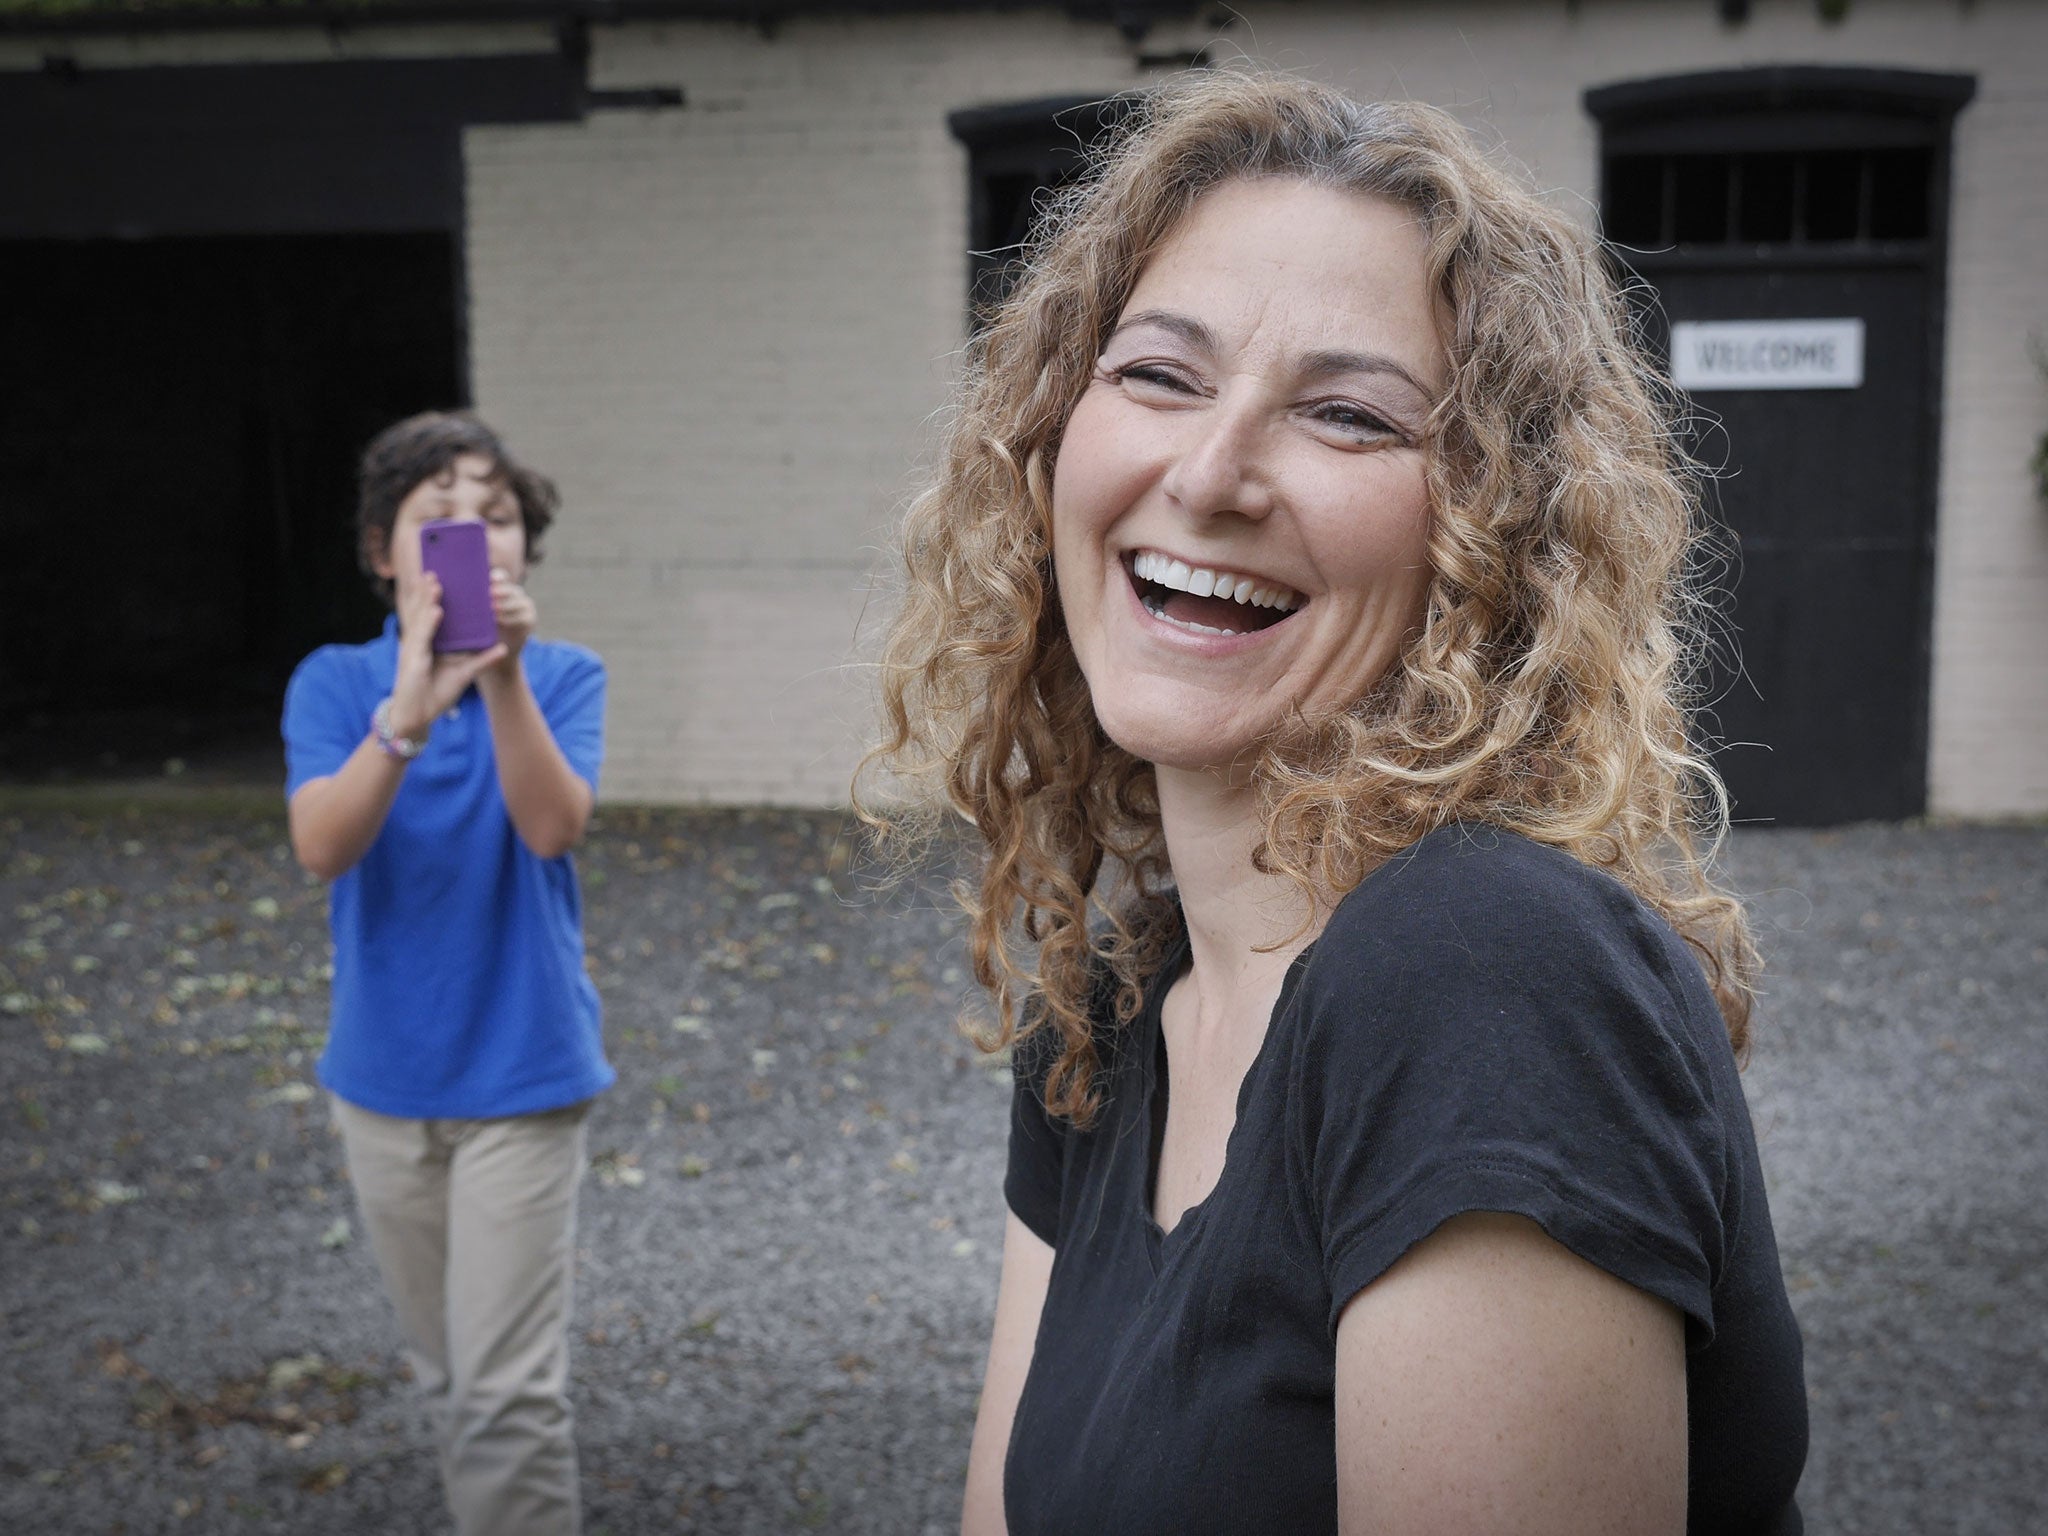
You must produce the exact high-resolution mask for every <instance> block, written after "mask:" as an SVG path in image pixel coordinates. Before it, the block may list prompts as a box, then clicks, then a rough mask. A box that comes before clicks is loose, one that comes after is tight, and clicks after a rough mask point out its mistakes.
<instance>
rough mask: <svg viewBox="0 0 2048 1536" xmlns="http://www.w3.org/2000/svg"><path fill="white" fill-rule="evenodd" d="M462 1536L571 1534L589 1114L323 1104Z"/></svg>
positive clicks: (575, 1524) (575, 1522) (575, 1523)
mask: <svg viewBox="0 0 2048 1536" xmlns="http://www.w3.org/2000/svg"><path fill="white" fill-rule="evenodd" d="M330 1102H331V1103H332V1104H333V1109H334V1118H335V1122H336V1123H337V1124H338V1125H339V1126H340V1127H341V1134H342V1140H343V1143H344V1144H345V1146H346V1147H347V1151H348V1171H349V1179H350V1182H351V1183H353V1184H354V1186H355V1192H356V1202H357V1205H358V1207H359V1208H360V1210H361V1212H362V1218H363V1225H364V1227H365V1228H366V1229H367V1230H368V1232H369V1238H370V1247H371V1248H372V1250H374V1252H375V1253H376V1255H377V1267H378V1268H379V1269H380V1270H381V1271H382V1272H383V1275H384V1288H385V1290H386V1292H387V1293H388V1294H389V1295H390V1297H391V1301H392V1305H393V1306H394V1307H395V1308H396V1309H397V1311H398V1322H399V1327H400V1328H401V1329H402V1330H403V1332H404V1335H405V1342H406V1345H407V1352H408V1354H409V1356H410V1358H411V1360H412V1365H413V1371H414V1374H415V1375H416V1376H417V1378H418V1380H419V1383H420V1385H421V1386H422V1387H423V1388H424V1389H425V1390H426V1393H427V1397H428V1399H429V1402H430V1403H431V1405H432V1409H433V1414H434V1420H435V1429H436V1438H437V1440H438V1442H439V1449H440V1456H441V1484H442V1487H443V1488H444V1489H445V1490H446V1491H447V1495H448V1507H449V1509H450V1510H451V1511H452V1512H453V1513H454V1516H455V1527H456V1530H457V1531H458V1532H460V1533H461V1536H576V1532H577V1531H578V1529H579V1524H580V1519H579V1513H578V1503H577V1489H576V1446H575V1442H574V1440H573V1439H572V1437H571V1422H570V1415H569V1399H568V1390H567V1389H568V1383H569V1337H568V1327H569V1304H570V1275H571V1270H572V1268H573V1265H574V1259H575V1230H576V1184H577V1181H578V1178H579V1177H580V1175H581V1174H582V1171H583V1161H584V1150H583V1147H584V1144H583V1118H584V1113H585V1110H586V1109H587V1108H588V1106H587V1105H583V1104H578V1105H574V1106H572V1107H571V1108H568V1109H560V1110H552V1111H550V1112H548V1113H546V1114H538V1115H518V1116H513V1117H511V1118H508V1119H503V1120H395V1119H392V1118H391V1117H390V1116H388V1115H379V1114H373V1113H372V1112H371V1111H369V1110H366V1109H361V1108H358V1107H357V1106H356V1105H353V1104H349V1103H345V1102H343V1101H342V1100H340V1099H336V1098H333V1097H332V1096H331V1095H330Z"/></svg>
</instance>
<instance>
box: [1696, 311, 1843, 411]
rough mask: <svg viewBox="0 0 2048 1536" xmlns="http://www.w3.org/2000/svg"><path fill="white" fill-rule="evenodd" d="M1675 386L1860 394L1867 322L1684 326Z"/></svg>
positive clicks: (1725, 322)
mask: <svg viewBox="0 0 2048 1536" xmlns="http://www.w3.org/2000/svg"><path fill="white" fill-rule="evenodd" d="M1671 382H1672V383H1674V384H1676V385H1677V386H1678V387H1679V388H1680V389H1685V390H1691V391H1693V392H1695V393H1697V392H1699V391H1701V390H1710V389H1858V388H1861V387H1862V384H1863V322H1862V321H1861V320H1679V321H1674V322H1673V324H1672V326H1671Z"/></svg>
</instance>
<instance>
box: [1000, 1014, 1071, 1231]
mask: <svg viewBox="0 0 2048 1536" xmlns="http://www.w3.org/2000/svg"><path fill="white" fill-rule="evenodd" d="M1056 1038H1057V1037H1056V1036H1055V1034H1054V1032H1053V1031H1052V1030H1050V1029H1043V1030H1039V1031H1038V1032H1036V1033H1034V1034H1032V1035H1030V1036H1027V1037H1026V1038H1025V1039H1023V1040H1021V1041H1019V1042H1018V1044H1017V1046H1016V1048H1015V1050H1014V1051H1013V1052H1012V1054H1011V1063H1010V1066H1011V1072H1012V1075H1013V1077H1014V1079H1015V1081H1014V1084H1013V1086H1012V1088H1011V1093H1010V1162H1009V1168H1008V1170H1007V1171H1006V1172H1005V1173H1004V1175H1003V1198H1004V1199H1005V1200H1006V1201H1007V1202H1008V1203H1009V1207H1010V1209H1011V1210H1012V1211H1014V1212H1015V1213H1016V1216H1017V1219H1018V1220H1019V1221H1021V1222H1023V1223H1024V1225H1025V1226H1027V1227H1029V1228H1030V1229H1031V1230H1032V1231H1033V1232H1034V1233H1036V1234H1037V1235H1038V1236H1039V1237H1041V1238H1043V1239H1044V1240H1045V1242H1046V1243H1047V1244H1048V1245H1050V1246H1052V1247H1057V1246H1059V1228H1060V1190H1061V1186H1062V1182H1063V1179H1064V1175H1065V1169H1066V1141H1067V1136H1068V1135H1069V1134H1070V1132H1071V1127H1070V1126H1069V1125H1068V1123H1067V1122H1066V1121H1064V1120H1060V1119H1056V1118H1054V1117H1053V1116H1052V1115H1051V1114H1049V1113H1047V1111H1046V1107H1045V1078H1046V1073H1047V1072H1048V1071H1049V1070H1050V1069H1051V1066H1052V1052H1053V1049H1054V1045H1053V1042H1054V1040H1055V1039H1056Z"/></svg>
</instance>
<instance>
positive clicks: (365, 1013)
mask: <svg viewBox="0 0 2048 1536" xmlns="http://www.w3.org/2000/svg"><path fill="white" fill-rule="evenodd" d="M556 505H557V497H556V494H555V488H554V486H553V485H552V484H551V483H550V482H549V481H547V480H546V479H545V478H544V477H542V476H540V475H538V474H536V473H534V472H533V471H532V470H530V469H527V468H526V467H525V466H523V465H521V464H520V463H519V462H518V461H517V460H516V459H514V458H513V457H512V456H511V454H510V453H509V452H507V451H506V448H505V446H504V444H503V443H502V442H500V441H499V439H498V437H497V435H496V434H495V433H494V432H492V431H491V430H490V429H489V428H488V427H486V426H485V425H484V424H483V423H482V422H480V421H477V420H476V419H475V418H473V417H471V416H468V415H464V414H458V413H442V412H430V413H428V414H425V415H420V416H414V417H412V418H410V419H408V420H406V421H402V422H400V423H398V425H396V426H394V427H391V428H390V429H388V430H387V431H385V432H383V433H382V434H380V435H379V436H378V437H377V438H376V439H375V440H374V441H373V442H371V444H370V445H369V447H368V448H367V449H365V450H364V453H363V461H362V475H361V491H360V497H359V501H358V506H357V511H356V517H357V532H358V537H359V549H360V553H361V558H362V562H363V566H364V569H365V571H366V572H367V573H368V574H369V575H370V576H371V578H372V580H373V584H374V585H375V586H376V588H377V590H378V592H379V594H380V595H382V596H383V597H384V599H385V600H386V601H387V602H388V603H390V604H391V605H392V608H393V614H392V616H391V617H390V618H388V619H387V620H386V621H385V624H384V632H383V634H382V635H381V636H379V637H378V638H377V639H375V640H372V641H370V642H369V643H368V644H367V645H354V646H348V645H329V646H323V647H322V648H321V649H319V650H317V651H315V652H314V653H313V654H312V655H311V656H308V657H307V658H306V659H305V660H304V661H303V662H301V663H300V664H299V668H298V671H297V672H296V673H294V674H293V676H292V680H291V684H290V686H289V688H288V689H287V690H286V693H285V707H284V737H285V748H286V752H285V756H286V766H287V775H288V779H287V786H286V794H287V795H288V797H289V806H290V820H291V838H292V849H293V851H294V853H296V854H297V856H298V859H299V862H300V863H301V864H303V865H304V866H305V867H306V868H307V869H308V870H310V871H312V872H313V873H314V874H316V875H318V876H319V877H320V878H322V879H323V880H331V881H333V882H334V886H333V893H332V900H331V923H332V927H333V934H334V998H333V1018H332V1024H331V1030H330V1033H329V1036H328V1044H327V1050H326V1053H325V1054H324V1055H323V1056H322V1058H321V1060H320V1067H319V1074H320V1081H321V1083H322V1084H323V1085H324V1086H325V1087H326V1088H327V1089H328V1091H329V1094H330V1096H331V1101H332V1105H333V1111H334V1117H335V1120H336V1123H337V1124H338V1125H339V1126H340V1129H341V1133H342V1139H343V1143H344V1146H345V1148H346V1151H347V1158H348V1168H349V1178H350V1182H351V1183H352V1184H353V1185H354V1186H355V1192H356V1199H357V1202H358V1204H359V1206H360V1208H361V1212H362V1218H363V1224H364V1226H365V1228H366V1229H367V1231H368V1234H369V1238H370V1245H371V1248H372V1249H373V1251H374V1252H375V1254H376V1257H377V1264H378V1268H379V1269H380V1271H381V1272H382V1274H383V1278H384V1284H385V1288H386V1290H387V1291H388V1293H389V1294H390V1297H391V1300H392V1303H393V1305H394V1307H395V1308H396V1310H397V1312H398V1318H399V1324H400V1327H401V1329H402V1330H403V1332H404V1335H405V1340H406V1343H407V1346H408V1353H409V1355H410V1357H411V1359H412V1363H413V1369H414V1371H415V1373H416V1375H417V1377H418V1380H419V1381H420V1383H421V1384H422V1386H423V1387H424V1388H425V1390H426V1392H427V1393H428V1396H429V1398H430V1400H431V1401H432V1404H433V1409H434V1416H435V1420H436V1430H437V1438H438V1441H439V1449H440V1462H441V1478H442V1485H443V1487H444V1489H445V1491H446V1493H447V1497H448V1503H449V1507H450V1508H451V1510H452V1511H453V1513H454V1515H455V1521H456V1527H457V1530H458V1531H459V1532H461V1533H462V1536H541V1533H547V1536H573V1533H574V1532H576V1531H577V1529H578V1502H577V1483H576V1450H575V1444H574V1441H573V1439H572V1436H571V1424H570V1413H569V1404H568V1397H567V1384H568V1332H567V1329H568V1319H569V1306H570V1275H571V1265H572V1261H573V1255H574V1237H573V1234H574V1229H575V1212H576V1183H577V1178H578V1176H579V1174H580V1173H581V1172H582V1168H583V1160H584V1149H583V1117H584V1112H585V1110H586V1109H587V1108H588V1106H589V1102H590V1100H591V1099H592V1098H593V1097H594V1096H595V1095H596V1094H598V1093H600V1092H602V1091H603V1090H604V1089H605V1088H607V1087H609V1086H610V1085H611V1083H612V1081H613V1078H614V1074H613V1072H612V1070H611V1068H610V1066H609V1065H608V1064H607V1063H606V1061H605V1059H604V1051H603V1046H602V1044H601V1041H600V1039H599V1028H598V1001H597V992H596V989H595V988H594V987H593V986H592V985H591V982H590V979H589V977H588V976H587V975H586V974H585V971H584V968H583V934H582V907H581V900H580V897H579V895H578V892H577V885H576V872H575V868H574V866H573V865H572V863H571V862H570V860H569V857H568V854H569V850H570V849H571V848H572V847H574V846H575V844H576V843H577V841H578V840H579V839H580V838H581V837H582V835H583V831H584V828H585V827H586V826H587V825H588V824H589V820H590V812H591V806H592V803H593V801H594V798H595V788H594V786H595V785H596V782H597V770H598V764H599V762H600V760H601V759H602V757H603V754H604V691H605V675H604V665H603V663H602V662H601V661H599V660H598V658H597V657H596V656H595V655H594V654H592V653H591V652H589V651H586V650H584V649H582V648H581V647H579V646H574V645H567V644H563V643H561V642H558V641H545V640H536V639H533V638H532V636H533V631H534V623H535V609H534V604H533V599H532V598H530V597H528V596H527V594H526V591H525V588H524V585H523V584H524V581H525V578H526V572H527V568H528V566H529V565H531V564H532V563H533V562H535V561H537V560H538V559H539V558H540V538H541V535H542V534H543V533H544V532H545V531H546V529H547V526H548V524H549V523H550V522H551V521H552V519H553V516H554V511H555V507H556ZM441 518H453V519H462V520H467V519H475V520H478V521H481V522H482V523H483V524H484V526H485V533H486V539H487V547H488V550H489V555H490V564H491V577H490V581H491V605H492V609H493V612H494V613H495V615H496V618H497V629H498V640H497V643H496V644H495V645H493V646H491V647H490V648H489V649H488V650H484V651H478V652H470V653H454V652H450V653H440V654H437V653H436V652H435V651H434V649H433V639H434V632H435V630H436V628H437V627H438V626H439V624H440V622H441V601H440V597H441V589H440V584H439V582H438V580H437V579H436V578H435V576H434V575H433V574H432V573H431V572H428V571H425V570H423V569H422V568H421V563H420V527H421V525H422V524H424V523H427V522H431V521H434V520H436V519H441Z"/></svg>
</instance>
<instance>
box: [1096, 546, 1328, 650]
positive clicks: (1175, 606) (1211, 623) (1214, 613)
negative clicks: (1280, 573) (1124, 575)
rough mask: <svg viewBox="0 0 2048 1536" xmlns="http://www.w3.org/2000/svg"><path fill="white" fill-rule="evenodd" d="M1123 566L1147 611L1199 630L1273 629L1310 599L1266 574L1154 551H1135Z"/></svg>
mask: <svg viewBox="0 0 2048 1536" xmlns="http://www.w3.org/2000/svg"><path fill="white" fill-rule="evenodd" d="M1124 567H1125V569H1126V570H1127V571H1129V573H1130V578H1131V587H1132V589H1133V590H1134V591H1136V593H1137V594H1138V601H1139V602H1140V603H1142V604H1144V605H1145V611H1146V612H1147V613H1149V614H1151V615H1152V616H1153V617H1154V618H1159V619H1165V620H1166V621H1167V622H1168V623H1170V624H1178V625H1179V626H1180V627H1181V628H1183V629H1192V630H1195V631H1197V632H1198V633H1201V634H1208V635H1247V634H1251V633H1253V632H1254V631H1256V630H1261V629H1271V628H1272V627H1273V626H1274V625H1275V624H1278V623H1280V622H1281V621H1282V620H1284V619H1286V618H1287V617H1288V615H1290V614H1292V613H1295V612H1296V611H1298V610H1299V609H1301V608H1303V607H1305V606H1306V605H1307V602H1308V599H1306V598H1305V597H1303V596H1302V595H1301V594H1300V593H1299V592H1296V591H1295V590H1294V589H1293V588H1292V587H1286V586H1282V585H1280V584H1279V583H1278V582H1274V581H1268V580H1267V579H1266V578H1264V577H1262V576H1244V575H1240V574H1239V573H1237V572H1236V571H1218V570H1211V569H1209V568H1208V567H1205V566H1199V565H1189V564H1188V563H1187V562H1186V561H1184V560H1176V559H1175V558H1173V556H1171V555H1164V554H1161V553H1160V552H1159V551H1157V550H1152V549H1141V550H1136V551H1134V552H1133V553H1132V554H1130V555H1129V556H1127V557H1126V558H1125V561H1124Z"/></svg>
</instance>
